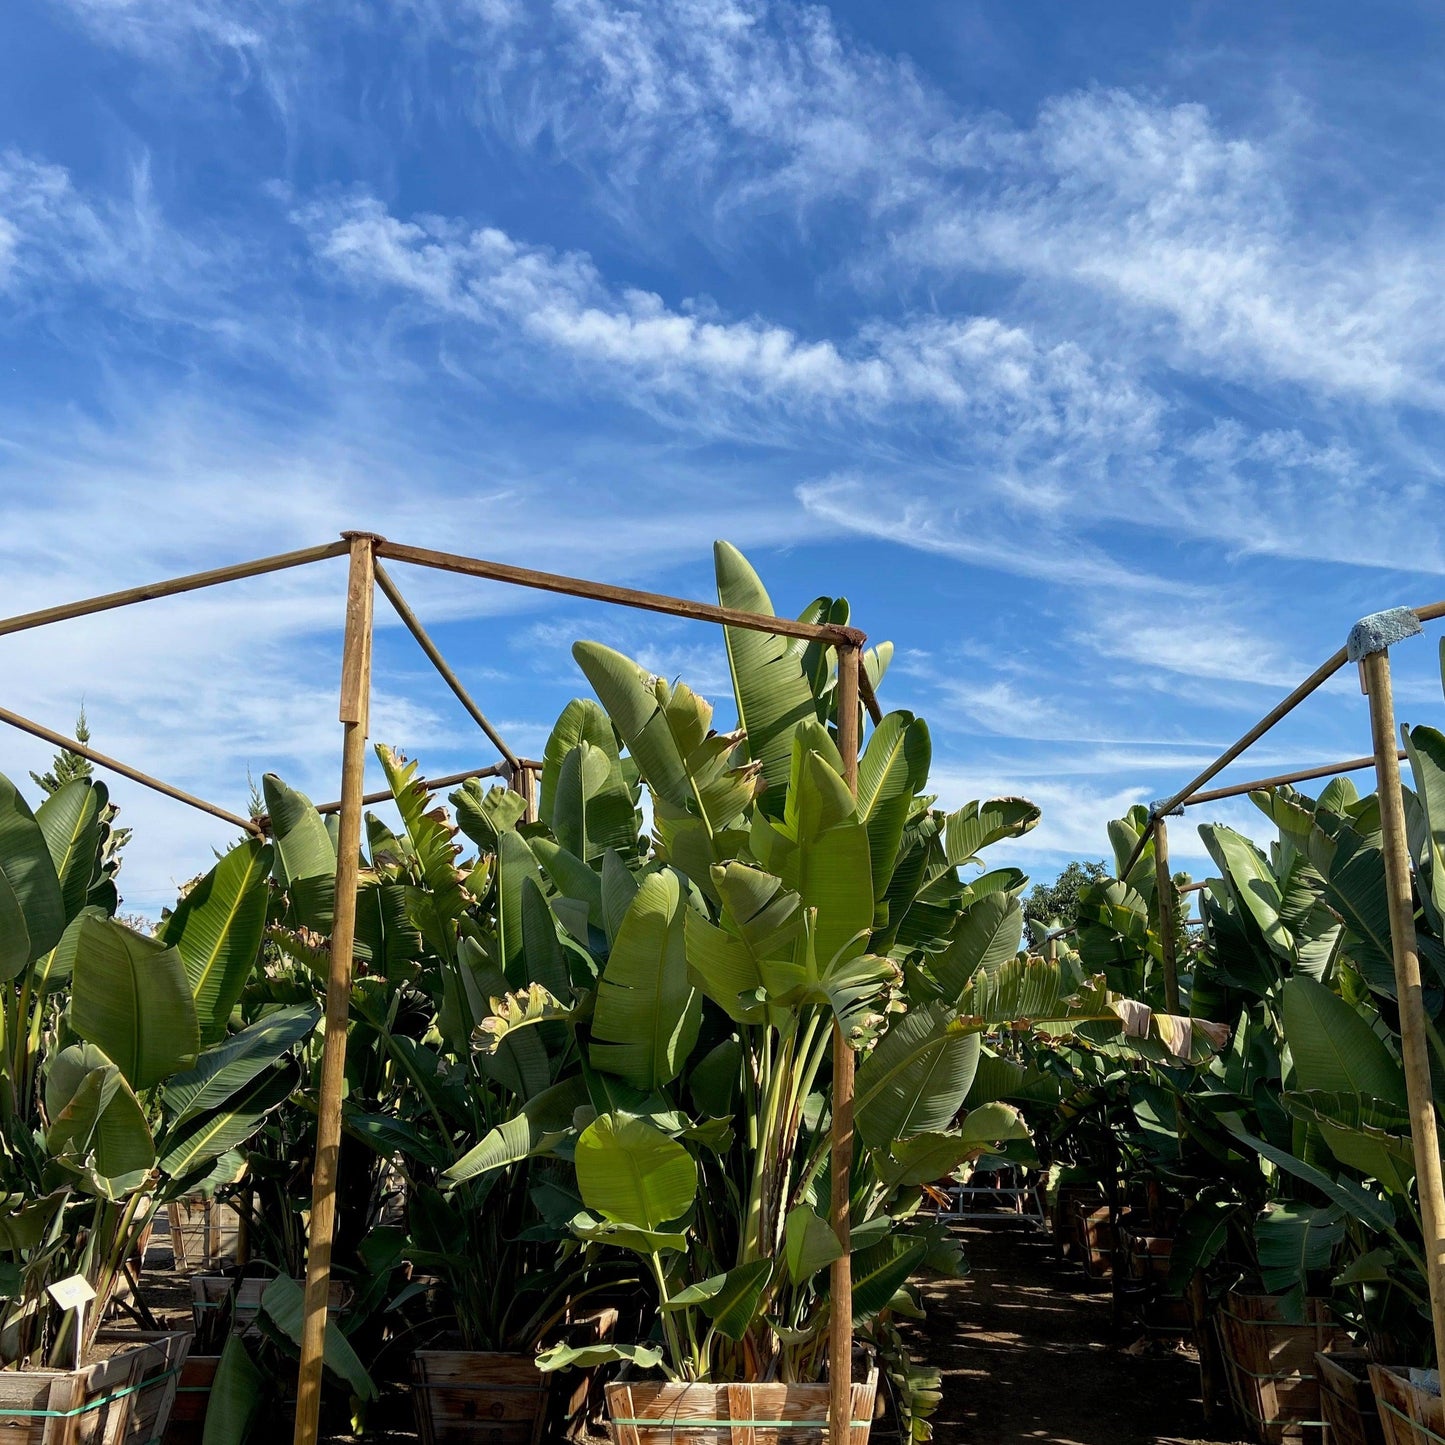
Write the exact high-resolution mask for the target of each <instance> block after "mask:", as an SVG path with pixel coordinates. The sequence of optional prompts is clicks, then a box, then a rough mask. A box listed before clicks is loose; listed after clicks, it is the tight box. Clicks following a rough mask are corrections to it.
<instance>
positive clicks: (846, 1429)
mask: <svg viewBox="0 0 1445 1445" xmlns="http://www.w3.org/2000/svg"><path fill="white" fill-rule="evenodd" d="M860 661H861V649H859V648H858V647H857V646H852V647H840V648H839V649H838V751H839V752H840V753H841V754H842V755H843V781H844V782H846V783H847V784H848V787H849V789H850V790H851V791H852V792H853V793H854V795H855V796H856V794H857V792H858V743H859V738H858V732H859V726H858V722H859V720H858V675H859V673H860V672H861V671H862V668H861V667H860V665H859V664H860ZM853 1070H854V1058H853V1049H852V1046H851V1045H850V1044H849V1043H848V1040H847V1039H846V1038H845V1037H844V1035H843V1030H842V1028H841V1026H840V1025H839V1024H838V1023H837V1022H836V1021H835V1022H834V1024H833V1137H832V1153H833V1159H832V1172H833V1198H832V1216H833V1230H834V1232H835V1233H836V1234H837V1236H838V1243H839V1244H840V1245H842V1246H843V1252H842V1253H841V1254H840V1255H839V1256H838V1258H837V1259H835V1260H834V1261H833V1267H832V1273H831V1276H830V1280H831V1288H830V1301H829V1311H830V1313H829V1316H828V1439H829V1440H830V1441H832V1442H834V1445H838V1442H841V1441H845V1440H851V1439H852V1424H851V1421H852V1418H853V1261H852V1258H851V1256H850V1253H849V1250H850V1248H851V1235H852V1188H851V1184H852V1175H853Z"/></svg>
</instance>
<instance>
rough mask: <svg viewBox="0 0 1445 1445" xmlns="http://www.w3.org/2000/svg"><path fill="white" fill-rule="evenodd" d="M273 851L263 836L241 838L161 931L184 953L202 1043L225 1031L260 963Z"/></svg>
mask: <svg viewBox="0 0 1445 1445" xmlns="http://www.w3.org/2000/svg"><path fill="white" fill-rule="evenodd" d="M273 856H274V855H273V852H272V849H271V848H270V847H269V846H268V845H266V844H264V843H262V842H261V841H260V840H259V839H256V838H248V839H247V840H246V841H245V842H244V843H238V844H237V845H236V846H235V847H234V848H232V849H231V851H230V852H229V853H227V854H226V855H225V857H223V858H222V859H221V860H220V861H219V862H218V863H217V864H216V866H215V867H214V868H212V869H211V871H210V872H209V873H207V874H206V876H205V877H204V878H202V879H200V880H199V882H197V883H195V884H194V885H193V886H192V887H191V890H190V891H189V892H188V893H187V894H186V896H185V897H184V898H182V899H181V901H180V902H179V903H178V904H177V905H176V911H175V912H174V913H173V914H171V916H170V917H169V918H168V919H167V920H166V925H165V929H164V931H163V933H162V934H161V935H160V936H161V937H162V939H163V940H164V941H165V942H166V943H168V944H170V945H171V946H172V947H173V948H174V949H175V950H176V952H177V953H178V954H180V956H181V964H182V966H183V967H184V968H185V971H186V980H187V982H188V983H189V984H190V989H191V996H192V997H193V998H194V999H195V1001H196V1016H197V1018H198V1019H199V1021H200V1026H201V1042H202V1043H203V1044H208V1043H213V1042H215V1040H217V1039H219V1038H221V1037H223V1036H224V1035H225V1032H226V1028H227V1025H228V1024H229V1022H230V1018H231V1010H232V1009H233V1008H235V1006H236V1002H237V1000H238V999H239V998H240V997H241V991H242V989H244V988H245V986H246V980H247V979H248V978H249V977H250V976H251V971H252V969H253V968H255V966H256V961H257V959H258V957H259V955H260V951H261V939H262V936H263V935H264V933H265V931H266V910H267V907H268V905H269V902H270V888H269V883H268V879H269V876H270V873H271V865H272V861H273Z"/></svg>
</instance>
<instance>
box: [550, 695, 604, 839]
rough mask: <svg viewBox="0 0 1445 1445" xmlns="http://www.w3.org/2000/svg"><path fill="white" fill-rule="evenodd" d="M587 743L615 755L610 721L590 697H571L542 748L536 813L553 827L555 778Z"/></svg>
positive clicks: (555, 794) (555, 791)
mask: <svg viewBox="0 0 1445 1445" xmlns="http://www.w3.org/2000/svg"><path fill="white" fill-rule="evenodd" d="M583 742H586V743H590V744H591V745H592V746H593V747H594V748H600V749H601V750H602V751H603V752H604V753H606V754H608V756H609V757H611V758H613V759H614V760H616V759H617V758H618V750H617V734H616V733H615V732H614V731H613V729H612V720H611V719H610V718H609V717H608V716H607V714H606V713H605V712H603V710H602V709H601V708H600V707H598V705H597V704H596V703H595V702H593V700H592V699H591V698H590V697H574V698H573V699H572V701H571V702H569V703H568V704H567V706H566V707H564V708H563V709H562V713H561V716H560V717H558V719H557V722H556V725H555V726H554V727H553V729H552V731H551V733H550V734H549V735H548V738H547V744H546V747H544V748H543V750H542V785H541V788H540V790H539V793H538V798H537V816H538V817H539V818H541V820H542V821H543V822H544V823H545V824H546V825H547V826H548V827H549V828H552V827H553V820H552V810H553V806H554V802H555V799H556V796H557V779H558V776H559V775H560V773H561V771H562V762H563V760H564V759H565V758H566V756H567V754H568V753H570V752H571V751H572V750H573V748H575V747H576V746H577V745H578V744H579V743H583Z"/></svg>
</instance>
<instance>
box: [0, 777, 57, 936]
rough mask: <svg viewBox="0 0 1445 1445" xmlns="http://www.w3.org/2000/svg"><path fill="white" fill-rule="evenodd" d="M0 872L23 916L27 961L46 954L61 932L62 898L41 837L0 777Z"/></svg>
mask: <svg viewBox="0 0 1445 1445" xmlns="http://www.w3.org/2000/svg"><path fill="white" fill-rule="evenodd" d="M0 873H3V874H4V875H5V880H6V882H7V883H8V884H9V885H10V889H11V891H12V892H13V893H14V895H15V899H16V901H17V902H18V904H19V906H20V911H21V913H22V914H23V915H24V917H25V931H26V933H27V934H28V935H29V940H30V958H31V959H36V958H39V957H40V956H41V955H42V954H45V953H49V952H50V950H51V949H52V948H54V947H55V945H56V944H57V943H58V942H59V941H60V935H61V934H62V933H63V932H64V931H65V899H64V897H63V896H62V894H61V891H60V879H59V878H58V877H56V873H55V864H54V862H53V861H52V860H51V856H50V848H49V845H48V844H47V843H46V840H45V834H44V833H43V832H42V831H41V829H40V824H39V823H38V822H36V820H35V815H34V814H33V813H32V812H31V811H30V805H29V804H28V803H27V802H26V801H25V799H24V798H22V797H21V796H20V794H19V793H18V792H17V791H16V788H15V785H14V783H12V782H11V781H10V779H9V778H7V777H5V776H4V775H3V774H0Z"/></svg>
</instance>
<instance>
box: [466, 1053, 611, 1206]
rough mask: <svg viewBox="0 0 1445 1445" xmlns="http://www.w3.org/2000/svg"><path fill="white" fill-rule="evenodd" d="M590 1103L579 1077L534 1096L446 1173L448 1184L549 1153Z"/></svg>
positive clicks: (582, 1081) (584, 1083)
mask: <svg viewBox="0 0 1445 1445" xmlns="http://www.w3.org/2000/svg"><path fill="white" fill-rule="evenodd" d="M587 1101H588V1096H587V1085H586V1082H585V1081H584V1080H583V1079H582V1078H580V1077H578V1076H576V1075H574V1076H573V1077H571V1078H568V1079H563V1080H562V1082H561V1083H558V1084H554V1085H552V1087H551V1088H550V1089H544V1090H543V1091H542V1092H541V1093H540V1094H534V1095H533V1096H532V1097H531V1098H530V1099H528V1100H527V1102H526V1103H525V1104H523V1105H522V1108H521V1111H520V1112H519V1113H517V1114H515V1115H513V1116H512V1118H510V1119H507V1120H504V1121H503V1122H502V1123H501V1124H499V1125H497V1127H496V1128H495V1129H492V1130H491V1131H490V1132H489V1133H488V1134H487V1135H486V1136H485V1137H483V1138H482V1139H481V1140H480V1142H478V1143H477V1144H475V1145H473V1147H472V1148H470V1149H469V1150H467V1152H466V1153H465V1154H463V1155H462V1157H461V1158H460V1159H458V1160H457V1162H456V1163H455V1164H453V1165H452V1166H451V1168H450V1169H448V1170H447V1171H446V1175H445V1178H446V1180H447V1182H448V1183H449V1184H464V1183H465V1182H466V1181H467V1180H468V1179H475V1178H477V1177H478V1176H479V1175H482V1174H490V1173H491V1172H492V1171H493V1170H496V1169H505V1168H506V1167H507V1166H508V1165H509V1164H516V1163H519V1162H520V1161H521V1160H523V1159H528V1158H530V1157H531V1156H532V1155H533V1154H538V1153H543V1152H545V1151H546V1150H547V1149H548V1148H550V1147H551V1145H552V1144H554V1143H556V1142H557V1141H559V1140H561V1139H562V1138H563V1137H564V1136H565V1135H566V1134H567V1133H569V1132H570V1130H571V1129H572V1120H573V1115H574V1114H575V1113H576V1111H577V1110H578V1109H580V1108H582V1107H583V1106H584V1105H585V1104H586V1103H587Z"/></svg>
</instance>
